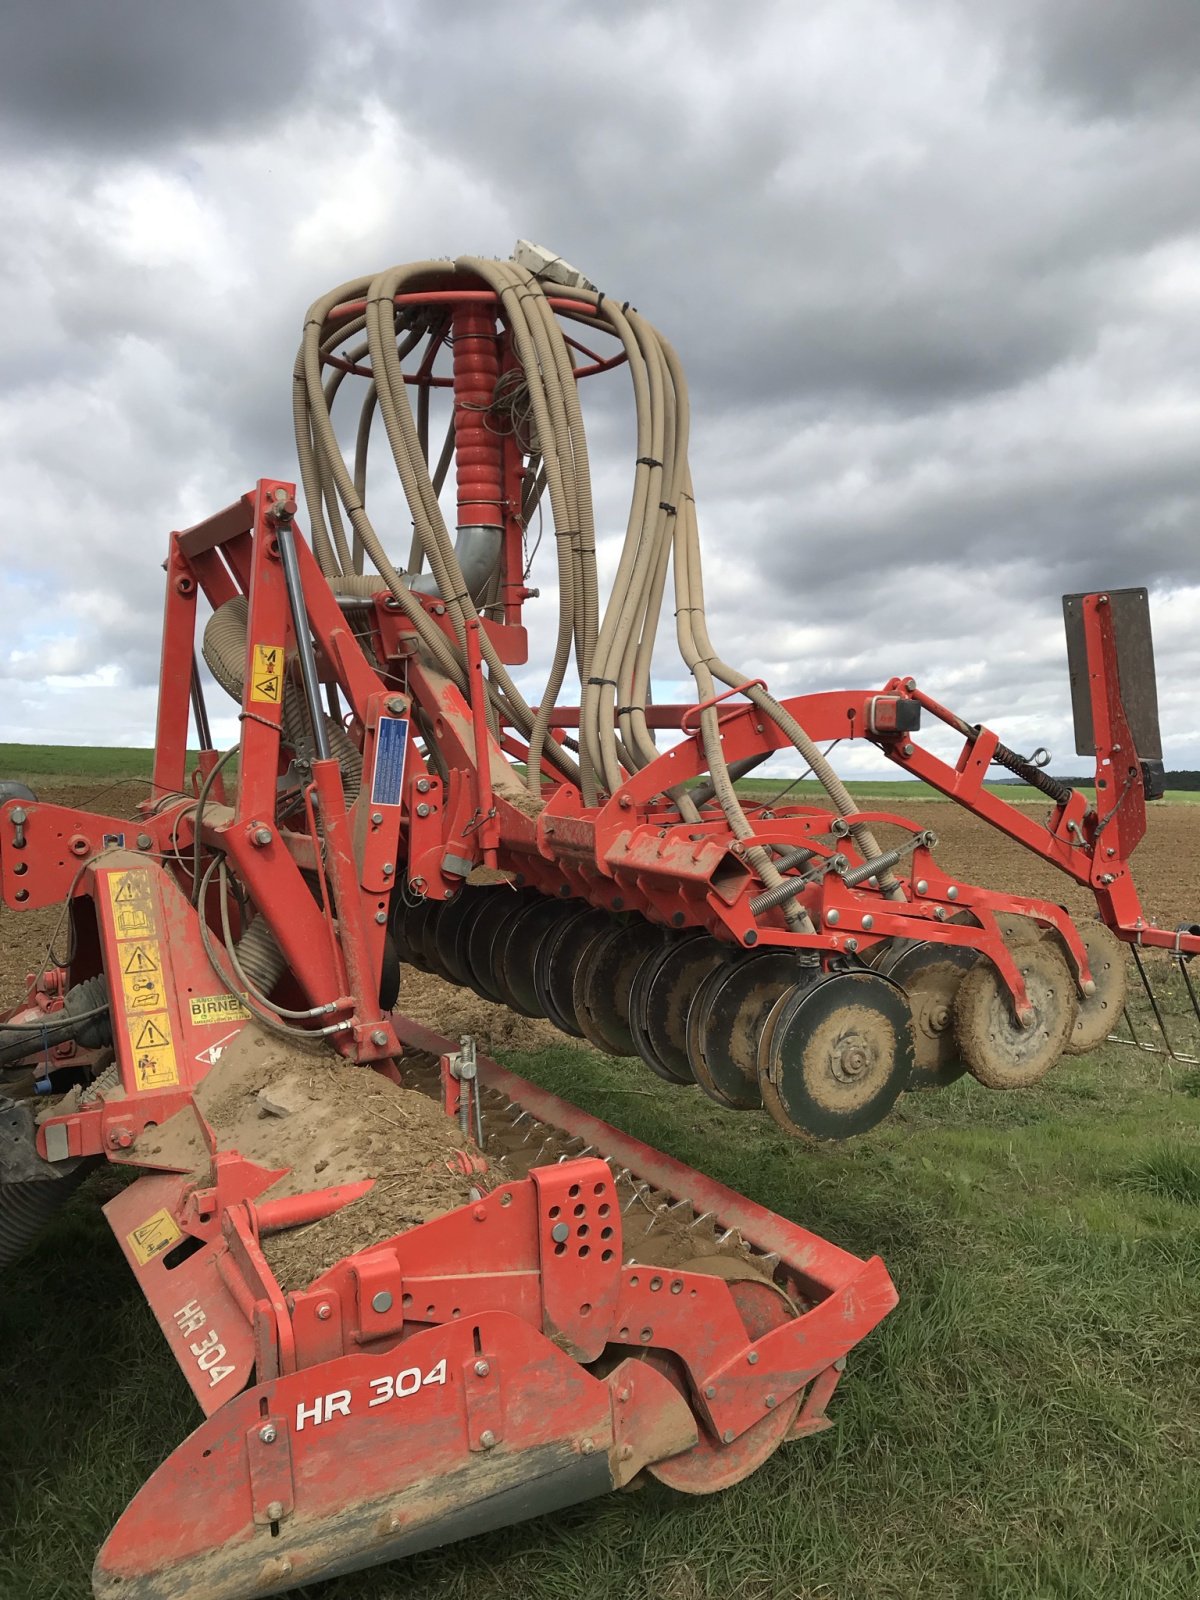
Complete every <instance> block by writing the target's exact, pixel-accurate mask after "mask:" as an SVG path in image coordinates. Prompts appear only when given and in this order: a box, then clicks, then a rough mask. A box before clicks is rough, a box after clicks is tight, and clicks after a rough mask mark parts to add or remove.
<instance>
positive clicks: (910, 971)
mask: <svg viewBox="0 0 1200 1600" xmlns="http://www.w3.org/2000/svg"><path fill="white" fill-rule="evenodd" d="M978 959H979V954H978V952H977V951H975V950H973V949H971V947H970V946H969V945H961V944H938V943H936V942H935V941H934V940H932V939H931V940H907V939H906V940H904V942H903V944H902V945H901V947H900V948H899V949H898V950H893V951H891V952H889V955H888V957H886V958H885V959H884V960H882V961H880V962H878V963H877V964H876V966H877V970H878V971H879V972H882V973H883V974H884V976H885V977H888V978H893V979H894V980H895V981H896V982H897V983H898V984H899V985H900V987H901V988H902V989H903V990H904V992H905V994H906V995H907V996H908V1005H909V1010H910V1011H911V1012H912V1026H913V1070H912V1080H911V1082H910V1083H909V1088H910V1089H944V1088H945V1087H946V1085H947V1084H950V1083H955V1082H957V1080H958V1079H959V1078H961V1077H962V1075H963V1073H964V1072H966V1070H967V1064H966V1062H965V1061H964V1060H963V1058H962V1052H961V1051H960V1050H959V1048H958V1040H957V1039H956V1038H955V1035H954V998H955V996H956V995H957V993H958V986H959V984H960V983H961V982H962V980H963V975H964V974H965V973H967V972H969V971H970V969H971V968H972V967H973V966H974V965H975V963H976V961H977V960H978Z"/></svg>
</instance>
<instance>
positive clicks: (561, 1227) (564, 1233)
mask: <svg viewBox="0 0 1200 1600" xmlns="http://www.w3.org/2000/svg"><path fill="white" fill-rule="evenodd" d="M570 1233H571V1230H570V1228H568V1227H567V1225H566V1223H565V1222H556V1223H555V1224H554V1226H553V1227H552V1228H551V1229H550V1237H551V1238H552V1239H553V1240H554V1242H555V1244H566V1242H567V1239H568V1238H569V1237H570Z"/></svg>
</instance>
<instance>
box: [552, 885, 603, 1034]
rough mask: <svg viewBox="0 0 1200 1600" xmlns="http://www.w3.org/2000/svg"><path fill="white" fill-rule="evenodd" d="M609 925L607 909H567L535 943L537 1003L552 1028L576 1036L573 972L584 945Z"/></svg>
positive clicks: (581, 1032) (581, 956) (577, 1023)
mask: <svg viewBox="0 0 1200 1600" xmlns="http://www.w3.org/2000/svg"><path fill="white" fill-rule="evenodd" d="M611 926H612V918H611V917H610V916H609V914H608V912H607V911H597V910H596V909H595V908H594V907H593V906H583V907H582V908H580V909H577V910H575V911H571V912H568V914H567V915H566V916H564V917H563V919H562V921H561V922H560V923H559V924H558V926H557V927H556V928H551V930H550V932H549V933H548V934H546V935H545V937H544V938H543V939H542V941H541V943H540V944H539V945H538V949H537V955H536V957H535V959H534V966H533V983H534V988H535V990H536V991H537V998H538V1004H539V1005H540V1006H541V1007H542V1010H543V1011H544V1012H545V1014H546V1016H547V1017H549V1019H550V1021H551V1022H552V1023H553V1024H554V1026H555V1027H556V1028H561V1029H562V1031H563V1032H564V1033H570V1034H573V1035H574V1036H575V1038H577V1039H582V1038H583V1029H582V1028H581V1027H580V1025H579V1018H578V1017H577V1016H576V1015H575V1000H574V989H575V971H576V968H577V967H578V966H579V963H580V961H581V960H582V958H583V953H584V951H585V950H586V949H587V947H588V945H589V944H591V942H592V940H593V939H594V938H596V936H597V935H598V934H601V933H604V932H605V931H606V929H608V928H609V927H611Z"/></svg>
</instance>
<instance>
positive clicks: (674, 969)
mask: <svg viewBox="0 0 1200 1600" xmlns="http://www.w3.org/2000/svg"><path fill="white" fill-rule="evenodd" d="M730 948H731V946H729V945H726V944H722V943H721V941H720V940H719V939H712V938H710V937H709V936H708V935H707V934H705V935H703V936H702V937H700V938H695V939H683V940H681V941H680V942H679V943H678V944H672V945H668V946H667V948H666V950H665V951H664V952H663V954H662V955H661V956H656V957H654V958H653V965H652V966H651V967H648V968H647V969H646V970H645V973H644V975H643V974H641V973H639V975H638V978H639V981H638V984H637V993H636V995H635V996H634V1003H635V1004H636V1006H637V1016H636V1019H634V1037H635V1039H638V1040H639V1041H640V1040H642V1039H644V1040H645V1042H646V1044H647V1046H648V1050H646V1051H642V1052H641V1055H642V1060H643V1061H645V1063H646V1065H647V1066H648V1067H650V1068H651V1069H652V1070H653V1071H655V1072H657V1073H658V1075H659V1077H661V1078H667V1079H668V1080H669V1081H671V1082H673V1083H695V1081H696V1080H695V1078H693V1076H692V1069H691V1066H690V1065H689V1063H688V1053H687V1019H688V1009H689V1007H690V1006H691V1003H692V997H693V996H694V995H695V993H696V991H697V990H698V989H699V987H700V985H701V984H702V983H703V982H704V980H705V978H706V977H707V976H708V974H709V973H710V972H711V971H712V969H713V968H714V967H715V966H718V965H720V964H721V963H722V962H723V961H725V960H726V959H727V954H728V952H729V950H730Z"/></svg>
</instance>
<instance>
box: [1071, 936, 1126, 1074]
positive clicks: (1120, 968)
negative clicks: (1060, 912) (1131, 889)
mask: <svg viewBox="0 0 1200 1600" xmlns="http://www.w3.org/2000/svg"><path fill="white" fill-rule="evenodd" d="M1079 936H1080V938H1081V939H1082V940H1083V948H1084V949H1085V950H1086V951H1087V958H1088V966H1089V967H1091V969H1092V981H1093V983H1094V984H1095V985H1096V992H1095V994H1090V995H1084V996H1083V998H1082V999H1081V1000H1080V1001H1079V1009H1078V1011H1077V1012H1076V1014H1075V1026H1074V1027H1073V1028H1072V1029H1071V1036H1070V1038H1069V1039H1068V1040H1067V1042H1066V1044H1065V1045H1064V1046H1063V1053H1064V1055H1068V1056H1081V1055H1085V1054H1086V1053H1087V1052H1088V1051H1089V1050H1094V1049H1095V1048H1096V1046H1097V1045H1098V1044H1103V1043H1104V1041H1105V1039H1107V1038H1108V1036H1109V1034H1110V1033H1111V1032H1112V1031H1113V1029H1114V1028H1115V1027H1116V1025H1117V1023H1118V1022H1119V1021H1120V1019H1121V1013H1122V1011H1124V1009H1125V1000H1126V997H1127V996H1128V994H1129V967H1128V965H1127V963H1126V956H1125V946H1124V945H1123V944H1122V943H1121V941H1120V939H1118V938H1117V936H1116V934H1115V933H1113V931H1112V929H1111V928H1106V927H1105V925H1104V924H1103V923H1102V922H1089V923H1088V924H1087V925H1086V927H1083V928H1080V930H1079Z"/></svg>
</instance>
